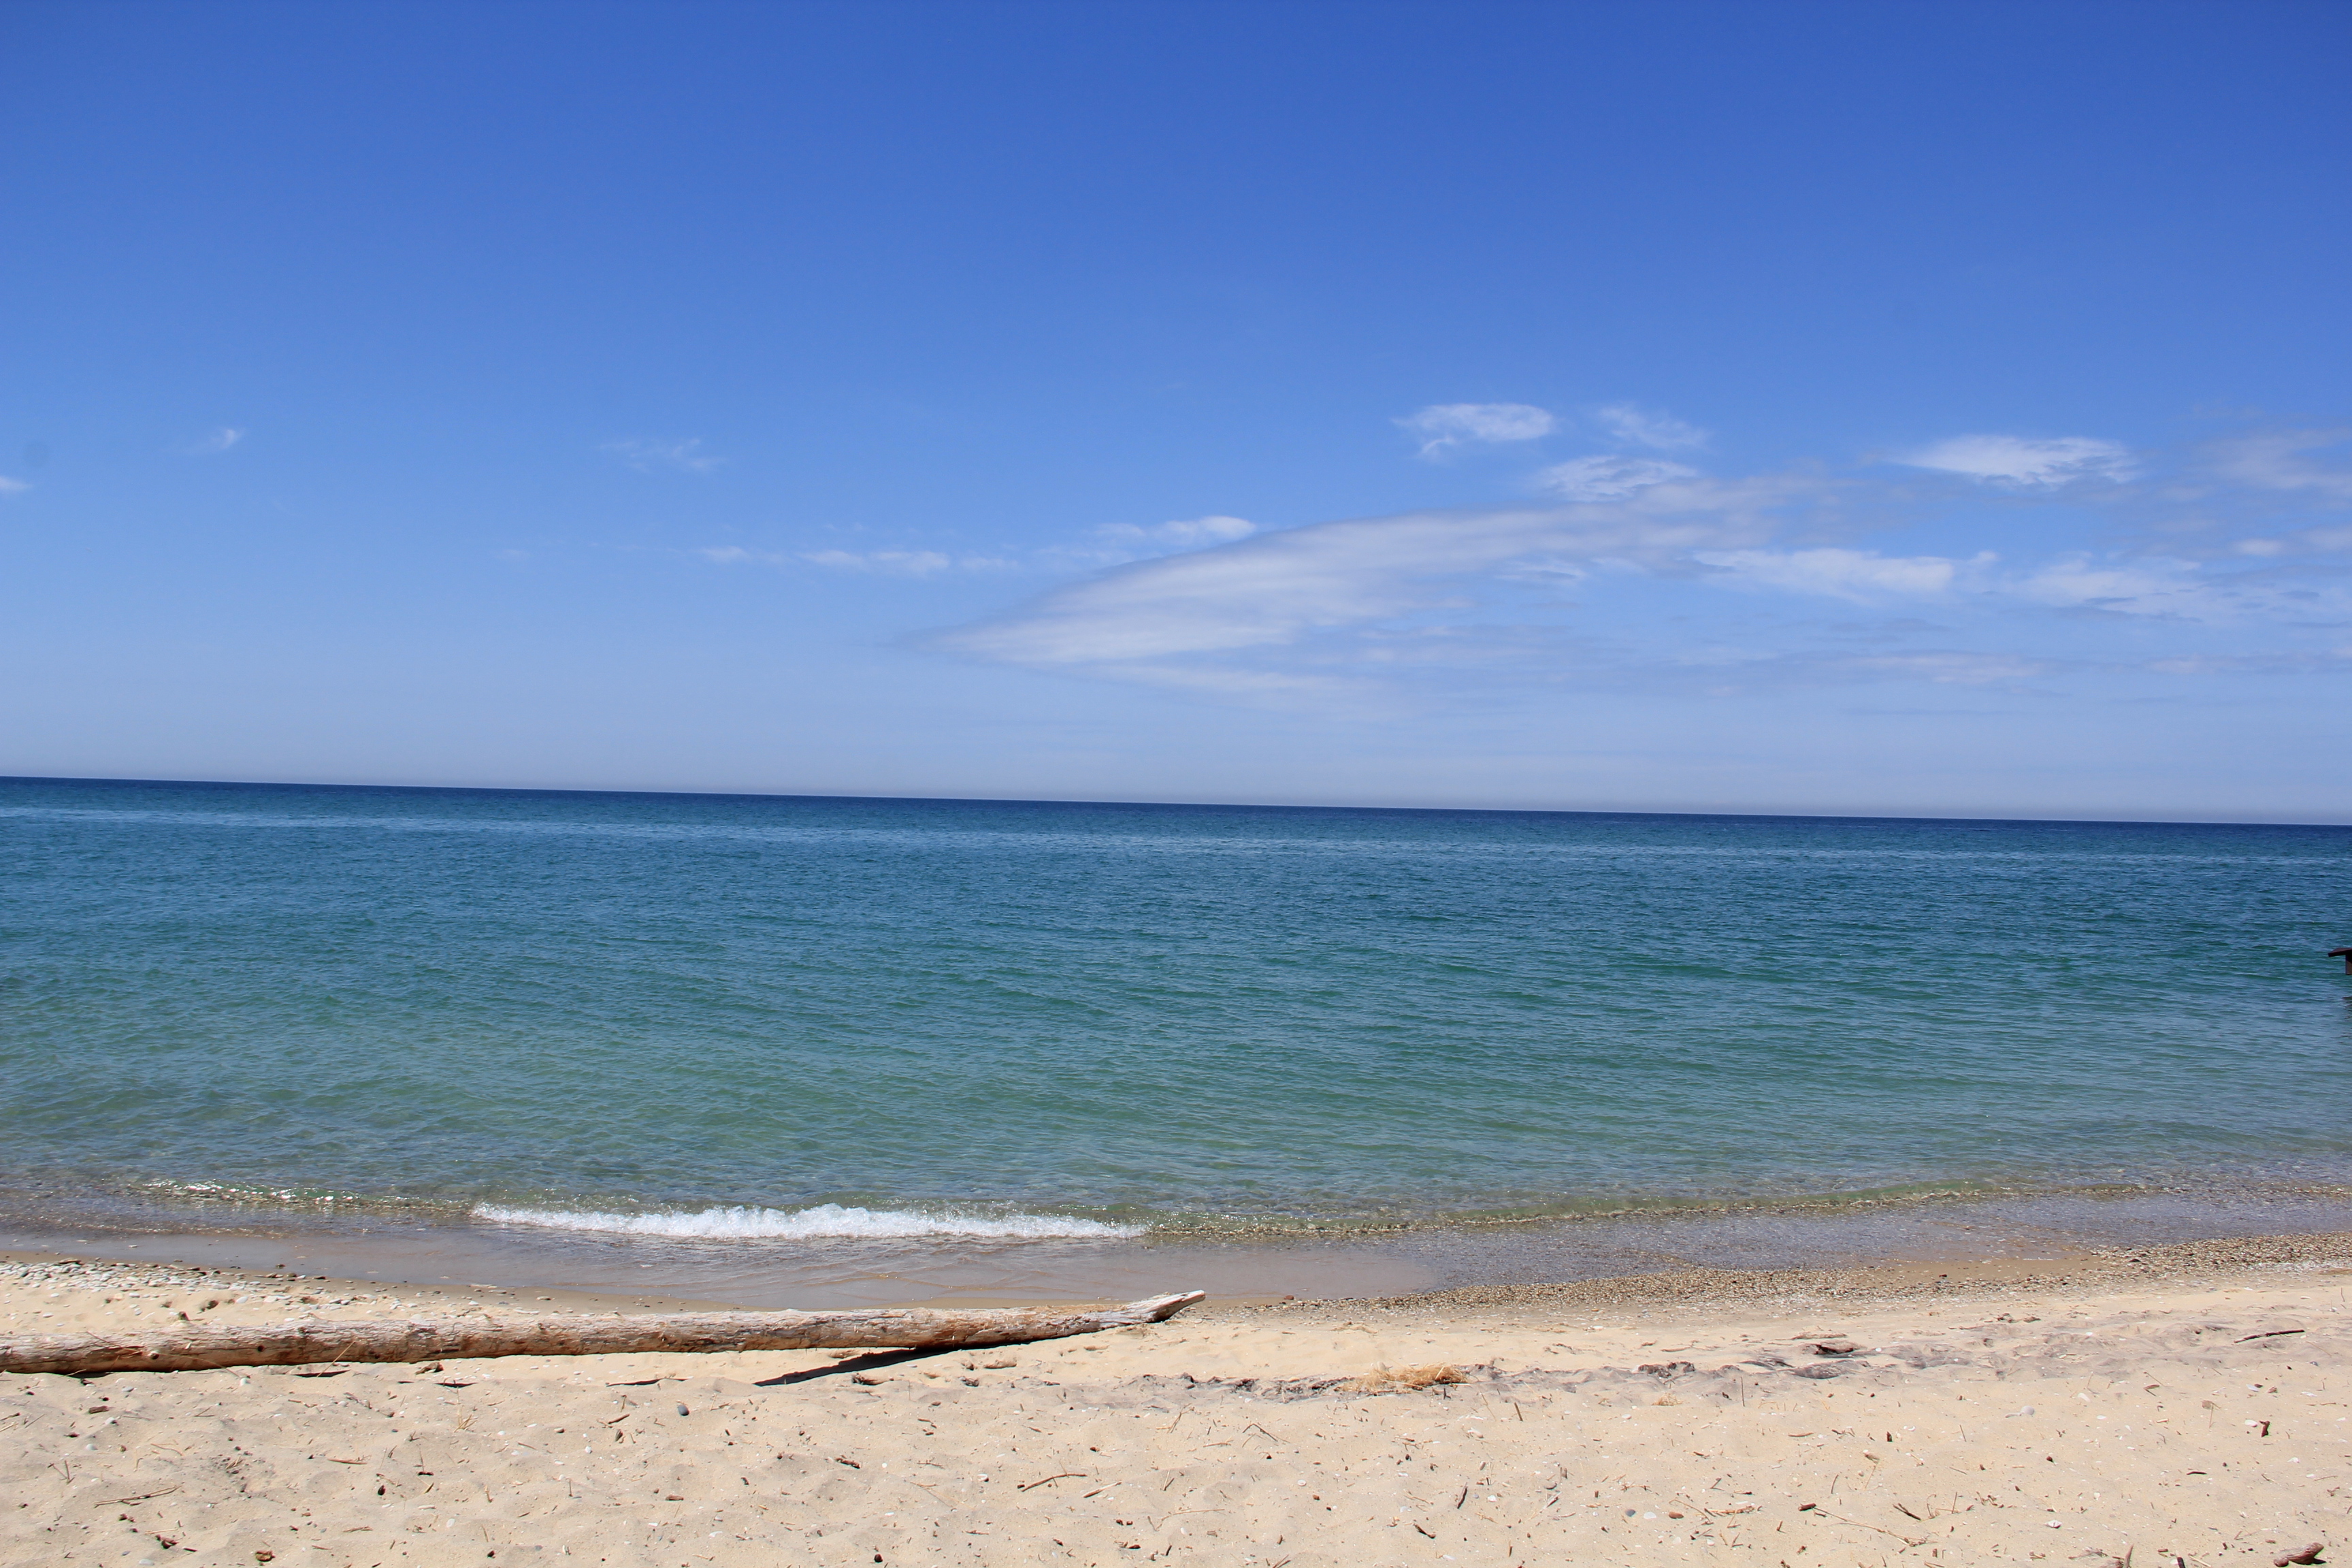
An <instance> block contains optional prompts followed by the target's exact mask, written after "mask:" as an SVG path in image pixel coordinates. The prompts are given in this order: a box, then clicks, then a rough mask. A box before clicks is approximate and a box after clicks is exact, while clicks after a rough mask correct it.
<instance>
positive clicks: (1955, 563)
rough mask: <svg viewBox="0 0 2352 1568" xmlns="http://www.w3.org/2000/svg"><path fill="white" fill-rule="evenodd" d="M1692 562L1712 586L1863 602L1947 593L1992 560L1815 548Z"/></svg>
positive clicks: (1988, 555)
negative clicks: (1706, 573) (1706, 570)
mask: <svg viewBox="0 0 2352 1568" xmlns="http://www.w3.org/2000/svg"><path fill="white" fill-rule="evenodd" d="M1692 559H1693V560H1695V561H1696V562H1698V563H1700V564H1701V565H1703V566H1707V567H1711V568H1713V569H1714V570H1713V572H1712V574H1710V577H1709V580H1710V581H1713V582H1720V583H1725V584H1731V585H1734V586H1738V587H1755V588H1777V589H1780V590H1783V591H1786V592H1790V593H1797V594H1814V595H1823V596H1826V597H1829V598H1833V599H1849V600H1852V601H1853V602H1855V603H1857V604H1869V603H1874V602H1876V601H1879V600H1883V599H1887V598H1899V597H1922V596H1933V595H1940V594H1948V593H1949V592H1951V591H1952V589H1953V587H1954V586H1955V584H1958V583H1959V582H1961V581H1962V580H1963V578H1964V576H1974V575H1979V574H1982V573H1983V572H1984V571H1985V569H1986V568H1988V567H1990V565H1991V564H1992V563H1993V562H1994V561H1995V560H1996V559H1998V557H1996V556H1995V555H1994V554H1993V553H1992V552H1990V551H1986V552H1983V553H1981V554H1979V555H1978V556H1976V557H1975V558H1974V559H1972V560H1967V561H1960V560H1955V559H1953V558H1951V557H1949V556H1945V555H1881V554H1879V553H1877V552H1875V551H1869V550H1841V549H1820V550H1702V551H1698V552H1695V553H1694V554H1693V556H1692Z"/></svg>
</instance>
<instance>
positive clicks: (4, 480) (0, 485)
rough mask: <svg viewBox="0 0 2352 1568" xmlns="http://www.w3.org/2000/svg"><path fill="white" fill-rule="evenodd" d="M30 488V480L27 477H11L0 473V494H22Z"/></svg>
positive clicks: (31, 486)
mask: <svg viewBox="0 0 2352 1568" xmlns="http://www.w3.org/2000/svg"><path fill="white" fill-rule="evenodd" d="M32 488H33V485H32V481H31V480H29V479H10V478H9V477H8V476H7V475H5V474H0V496H13V495H22V494H23V493H24V492H25V491H26V490H28V489H32Z"/></svg>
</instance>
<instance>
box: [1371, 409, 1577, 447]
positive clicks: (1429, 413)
mask: <svg viewBox="0 0 2352 1568" xmlns="http://www.w3.org/2000/svg"><path fill="white" fill-rule="evenodd" d="M1558 423H1559V421H1557V420H1556V419H1554V418H1553V417H1552V415H1551V411H1550V410H1549V409H1546V408H1538V407H1536V406H1535V405H1533V404H1528V403H1433V404H1432V405H1429V406H1428V407H1426V408H1424V409H1423V410H1421V411H1420V412H1419V413H1417V414H1408V415H1406V416H1404V417H1403V418H1402V419H1400V420H1398V421H1397V424H1398V425H1400V426H1403V427H1404V428H1405V429H1406V430H1408V431H1410V432H1412V434H1413V435H1415V436H1418V437H1421V438H1422V443H1421V453H1420V455H1421V456H1422V457H1424V458H1442V457H1444V456H1445V455H1446V454H1447V453H1448V452H1451V451H1452V450H1453V449H1454V447H1462V446H1469V445H1486V446H1491V445H1497V444H1500V443H1503V442H1507V441H1533V440H1535V439H1537V438H1538V437H1544V436H1549V435H1550V434H1551V432H1552V429H1553V427H1554V426H1556V425H1557V424H1558Z"/></svg>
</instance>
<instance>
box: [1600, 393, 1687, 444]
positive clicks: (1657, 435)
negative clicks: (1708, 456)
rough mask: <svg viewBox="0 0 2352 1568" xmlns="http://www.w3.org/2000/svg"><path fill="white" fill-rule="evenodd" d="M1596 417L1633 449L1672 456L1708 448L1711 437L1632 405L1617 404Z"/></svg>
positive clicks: (1666, 415)
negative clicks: (1676, 452)
mask: <svg viewBox="0 0 2352 1568" xmlns="http://www.w3.org/2000/svg"><path fill="white" fill-rule="evenodd" d="M1592 416H1593V417H1594V418H1595V419H1597V420H1599V421H1600V422H1601V428H1602V429H1603V430H1606V431H1608V432H1609V434H1610V435H1611V436H1612V437H1616V438H1617V439H1618V440H1620V441H1622V442H1624V443H1625V444H1626V445H1627V446H1629V447H1655V448H1656V449H1657V450H1659V451H1662V452H1671V451H1675V450H1678V449H1680V448H1682V447H1704V446H1706V439H1707V433H1706V431H1704V430H1702V429H1700V428H1699V427H1698V426H1696V425H1685V424H1684V423H1683V422H1682V421H1681V420H1679V419H1676V418H1675V417H1674V416H1672V415H1669V414H1660V413H1657V412H1655V411H1654V410H1652V409H1647V408H1642V407H1638V406H1636V405H1633V404H1631V403H1614V404H1612V405H1609V406H1608V407H1606V408H1598V409H1595V410H1593V415H1592Z"/></svg>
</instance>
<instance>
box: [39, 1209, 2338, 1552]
mask: <svg viewBox="0 0 2352 1568" xmlns="http://www.w3.org/2000/svg"><path fill="white" fill-rule="evenodd" d="M1182 1283H1183V1282H1182V1281H1181V1280H1171V1281H1170V1284H1171V1286H1174V1287H1181V1284H1182ZM2348 1287H2352V1236H2324V1237H2270V1238H2256V1239H2252V1240H2247V1239H2238V1240H2231V1241H2226V1242H2211V1243H2194V1244H2189V1245H2183V1246H2174V1247H2156V1248H2147V1249H2141V1250H2137V1251H2128V1250H2124V1251H2113V1252H2105V1253H2101V1254H2098V1255H2095V1256H2090V1257H2085V1258H2077V1259H2071V1260H2066V1261H2063V1262H2061V1263H2058V1264H2050V1263H2017V1262H2009V1263H1998V1262H1996V1263H1983V1262H1979V1263H1974V1264H1954V1265H1951V1266H1949V1267H1948V1268H1938V1267H1936V1266H1932V1265H1930V1266H1920V1265H1916V1264H1906V1265H1903V1266H1900V1267H1889V1268H1877V1269H1859V1270H1844V1271H1828V1270H1822V1271H1804V1272H1780V1273H1745V1274H1743V1273H1732V1272H1727V1271H1703V1272H1695V1273H1685V1274H1678V1275H1658V1276H1645V1277H1641V1278H1636V1279H1613V1280H1596V1281H1588V1282H1584V1283H1581V1284H1578V1285H1573V1286H1557V1287H1555V1286H1541V1285H1537V1286H1520V1287H1509V1288H1485V1289H1475V1290H1464V1291H1454V1292H1448V1293H1444V1294H1439V1295H1433V1296H1423V1297H1407V1298H1398V1299H1392V1300H1379V1301H1327V1302H1304V1301H1302V1302H1293V1303H1283V1304H1276V1305H1270V1306H1256V1307H1219V1306H1218V1305H1216V1304H1215V1303H1214V1302H1212V1303H1210V1304H1209V1305H1208V1306H1207V1307H1205V1308H1203V1309H1199V1310H1195V1311H1193V1312H1192V1313H1189V1314H1187V1315H1186V1316H1184V1317H1181V1318H1179V1319H1177V1320H1176V1321H1172V1322H1170V1323H1167V1324H1163V1325H1160V1326H1157V1327H1153V1328H1149V1329H1127V1330H1119V1331H1114V1332H1111V1333H1108V1334H1102V1335H1096V1336H1090V1337H1087V1338H1083V1339H1075V1340H1066V1341H1058V1342H1048V1343H1042V1344H1034V1345H1024V1346H1017V1347H1013V1348H1010V1349H1006V1350H1003V1351H997V1352H979V1353H974V1352H957V1353H943V1354H912V1353H902V1352H881V1353H874V1354H857V1353H855V1352H850V1353H841V1352H756V1353H744V1354H735V1355H722V1356H708V1357H687V1356H667V1355H646V1356H613V1357H596V1358H538V1357H519V1358H512V1359H506V1360H499V1361H476V1362H450V1363H444V1364H441V1365H431V1364H427V1365H423V1366H403V1365H388V1366H351V1367H314V1368H299V1369H296V1368H270V1369H249V1370H244V1371H216V1372H199V1373H118V1374H114V1375H110V1376H105V1377H98V1378H91V1379H88V1380H77V1379H73V1378H67V1377H58V1376H50V1375H21V1374H10V1375H6V1376H5V1377H0V1402H5V1403H0V1429H5V1432H6V1434H7V1442H6V1445H5V1450H0V1479H5V1495H6V1497H7V1499H8V1500H9V1502H10V1504H11V1505H13V1506H8V1507H5V1509H0V1562H5V1563H10V1564H19V1563H21V1564H49V1563H92V1562H110V1563H114V1562H120V1563H176V1562H188V1563H272V1564H302V1565H310V1564H318V1565H322V1568H323V1565H329V1564H332V1565H335V1568H343V1565H363V1564H379V1563H489V1562H493V1561H495V1562H500V1563H509V1562H514V1561H518V1560H521V1561H534V1562H535V1561H544V1560H549V1559H554V1558H566V1557H568V1558H576V1559H580V1560H583V1561H586V1562H594V1563H613V1564H646V1565H665V1568H667V1565H673V1564H675V1565H683V1568H691V1565H694V1564H699V1563H721V1564H736V1563H741V1564H751V1563H760V1564H772V1563H825V1564H834V1563H840V1564H850V1563H860V1564H863V1563H942V1562H944V1563H990V1564H994V1563H1008V1564H1009V1563H1123V1562H1150V1561H1171V1560H1175V1559H1179V1558H1181V1559H1186V1560H1190V1561H1195V1562H1201V1563H1259V1564H1265V1565H1266V1568H1274V1565H1276V1564H1286V1565H1288V1568H1309V1565H1318V1564H1342V1563H1344V1564H1350V1565H1357V1564H1365V1563H1445V1562H1457V1563H1510V1562H1520V1563H1567V1562H1591V1563H1640V1562H1654V1561H1656V1562H1686V1563H1761V1564H1785V1565H1787V1568H1804V1565H1806V1564H1843V1563H1854V1564H1864V1563H1894V1562H1898V1561H1931V1562H1947V1563H1985V1562H2037V1561H2047V1562H2050V1563H2077V1562H2080V1563H2110V1562H2118V1561H2119V1562H2123V1563H2130V1564H2134V1565H2135V1568H2145V1565H2147V1564H2156V1563H2160V1564H2166V1565H2177V1564H2179V1563H2187V1564H2190V1565H2196V1564H2204V1563H2255V1562H2260V1563H2273V1562H2275V1561H2277V1560H2278V1559H2280V1558H2281V1557H2285V1556H2294V1555H2296V1554H2298V1553H2300V1552H2303V1551H2304V1549H2305V1548H2306V1547H2308V1546H2311V1545H2313V1544H2315V1543H2325V1542H2336V1541H2342V1540H2345V1539H2346V1538H2347V1535H2352V1522H2347V1517H2346V1513H2347V1499H2346V1498H2345V1496H2344V1495H2343V1494H2344V1489H2345V1485H2346V1482H2347V1468H2346V1460H2345V1446H2346V1444H2347V1441H2352V1406H2347V1387H2352V1380H2347V1371H2352V1314H2347V1304H2348V1303H2347V1288H2348ZM681 1304H682V1303H675V1302H669V1301H664V1300H659V1299H656V1298H654V1297H636V1298H629V1299H625V1300H594V1299H590V1298H585V1297H566V1296H562V1294H560V1293H557V1292H550V1291H530V1292H516V1291H504V1290H455V1291H453V1290H449V1289H439V1290H427V1289H385V1288H383V1287H381V1286H368V1287H354V1286H349V1285H346V1284H343V1283H341V1282H339V1281H335V1280H331V1279H316V1278H303V1277H299V1276H288V1275H283V1274H279V1275H268V1274H244V1273H233V1272H229V1271H210V1270H199V1269H193V1268H174V1267H168V1266H156V1265H129V1264H121V1263H113V1262H91V1261H75V1260H67V1259H60V1258H41V1257H28V1256H25V1255H15V1256H13V1257H11V1258H9V1259H8V1260H7V1261H6V1262H5V1265H0V1326H5V1328H6V1329H7V1330H9V1331H73V1330H77V1329H83V1328H93V1327H100V1326H116V1327H121V1326H126V1325H130V1324H133V1323H141V1322H176V1321H177V1320H178V1318H179V1315H180V1314H182V1313H185V1314H187V1315H188V1317H189V1318H190V1319H191V1320H192V1321H194V1320H216V1321H241V1322H272V1321H288V1320H290V1319H299V1318H317V1319H321V1320H329V1319H341V1320H350V1319H362V1318H383V1317H402V1316H436V1315H442V1314H445V1313H448V1312H457V1311H486V1312H489V1313H492V1314H499V1315H504V1314H509V1313H514V1312H538V1313H546V1312H551V1311H561V1310H592V1309H593V1310H614V1309H615V1308H618V1309H620V1310H658V1309H663V1308H667V1307H673V1306H677V1305H681ZM1849 1345H1850V1346H1851V1347H1852V1348H1851V1350H1850V1351H1847V1350H1846V1349H1845V1347H1846V1346H1849ZM1822 1346H1827V1347H1829V1351H1828V1353H1824V1352H1823V1351H1822V1349H1820V1348H1817V1347H1822Z"/></svg>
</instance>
